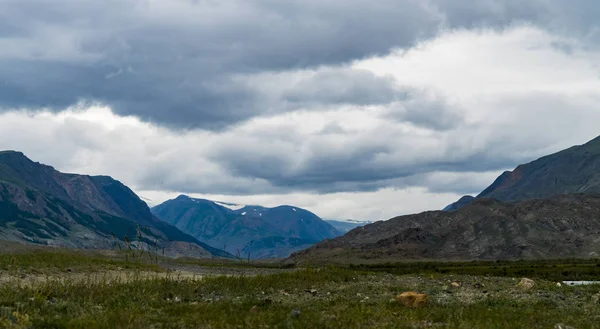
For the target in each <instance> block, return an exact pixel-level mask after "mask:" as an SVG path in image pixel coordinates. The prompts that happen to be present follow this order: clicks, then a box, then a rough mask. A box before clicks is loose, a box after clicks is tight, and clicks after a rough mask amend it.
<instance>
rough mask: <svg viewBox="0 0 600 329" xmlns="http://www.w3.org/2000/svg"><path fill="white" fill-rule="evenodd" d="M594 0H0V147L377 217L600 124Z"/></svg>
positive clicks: (72, 168)
mask: <svg viewBox="0 0 600 329" xmlns="http://www.w3.org/2000/svg"><path fill="white" fill-rule="evenodd" d="M599 16H600V3H599V2H597V1H595V0H572V1H562V0H530V1H517V0H504V1H502V0H480V1H472V0H455V1H446V0H393V1H392V0H379V1H368V0H343V1H342V0H328V1H323V0H319V1H316V0H288V1H274V0H218V1H217V0H127V1H123V0H104V1H96V0H77V1H75V0H53V1H47V0H0V150H18V151H22V152H24V153H25V154H26V155H27V156H28V157H29V158H31V159H32V160H34V161H39V162H42V163H45V164H48V165H52V166H53V167H55V168H56V169H57V170H60V171H63V172H74V173H82V174H90V175H96V174H103V175H110V176H112V177H114V178H115V179H118V180H120V181H121V182H123V183H124V184H126V185H128V186H129V187H131V188H132V189H133V190H134V191H135V192H136V193H137V194H138V195H139V196H140V197H142V198H143V199H144V200H146V201H147V203H148V204H149V205H151V206H152V205H156V204H158V203H161V202H163V201H165V200H167V199H172V198H175V197H176V196H178V195H179V194H187V195H190V196H194V197H201V198H208V199H212V200H219V201H225V202H233V203H240V204H255V205H264V206H276V205H281V204H288V205H294V206H298V207H302V208H306V209H308V210H311V211H313V212H314V213H316V214H317V215H319V216H321V217H322V218H327V219H355V220H382V219H388V218H391V217H395V216H398V215H403V214H409V213H415V212H421V211H425V210H434V209H441V208H443V207H444V206H446V205H447V204H449V203H451V202H453V201H456V200H457V199H458V198H460V196H462V195H465V194H478V193H479V192H480V191H481V190H483V189H484V188H485V187H487V186H488V185H489V184H491V183H492V182H493V180H494V179H495V178H496V177H497V176H498V175H499V174H501V173H502V172H503V171H505V170H511V169H513V168H514V167H516V166H517V165H518V164H520V163H526V162H529V161H532V160H534V159H536V158H538V157H540V156H543V155H546V154H549V153H553V152H556V151H559V150H561V149H564V148H567V147H569V146H572V145H576V144H582V143H585V142H587V141H588V140H591V139H593V138H594V137H596V136H598V135H600V125H598V122H600V67H599V63H600V24H599V22H598V20H597V17H599Z"/></svg>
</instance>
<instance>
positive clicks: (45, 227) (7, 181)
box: [0, 151, 228, 257]
mask: <svg viewBox="0 0 600 329" xmlns="http://www.w3.org/2000/svg"><path fill="white" fill-rule="evenodd" d="M140 233H141V236H142V238H141V239H140V241H139V242H138V244H139V245H140V246H141V245H144V244H153V245H154V244H155V243H157V244H158V248H160V249H162V248H164V249H165V253H166V254H167V255H170V256H184V255H185V256H202V257H211V256H228V255H227V254H226V253H225V252H223V251H221V250H218V249H216V248H212V247H210V246H208V245H206V244H203V243H201V242H199V241H198V240H197V239H195V238H194V237H192V236H190V235H187V234H185V233H183V232H181V231H180V230H178V229H177V228H175V227H174V226H171V225H169V224H167V223H164V222H162V221H160V220H158V219H157V218H156V217H154V216H153V215H152V213H151V212H150V209H149V208H148V206H147V205H146V203H144V202H143V201H142V200H140V198H139V197H138V196H137V195H135V193H133V192H132V191H131V190H130V189H129V188H128V187H127V186H125V185H123V184H122V183H120V182H119V181H116V180H114V179H112V178H110V177H107V176H87V175H75V174H64V173H61V172H58V171H56V170H55V169H54V168H52V167H50V166H46V165H43V164H40V163H37V162H33V161H31V160H30V159H28V158H27V157H26V156H25V155H24V154H22V153H20V152H14V151H3V152H0V239H2V240H10V241H21V242H28V243H35V244H42V245H54V246H62V247H75V248H102V249H104V248H114V247H115V244H116V241H115V238H116V239H118V240H121V241H122V240H124V239H125V238H126V237H127V238H128V239H131V240H137V238H136V237H138V236H139V235H140Z"/></svg>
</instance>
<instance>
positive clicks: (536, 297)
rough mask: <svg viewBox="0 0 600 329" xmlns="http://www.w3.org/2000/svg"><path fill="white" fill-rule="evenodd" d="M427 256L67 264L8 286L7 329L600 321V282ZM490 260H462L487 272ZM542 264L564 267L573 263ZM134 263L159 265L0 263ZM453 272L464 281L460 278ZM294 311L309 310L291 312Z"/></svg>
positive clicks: (25, 260) (46, 258) (45, 255)
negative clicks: (414, 300)
mask: <svg viewBox="0 0 600 329" xmlns="http://www.w3.org/2000/svg"><path fill="white" fill-rule="evenodd" d="M173 264H178V263H177V262H173ZM185 264H186V266H190V265H191V266H193V265H194V262H192V261H191V260H186V261H185ZM206 264H210V266H209V267H208V268H211V266H212V267H216V266H217V265H218V264H217V263H216V262H214V261H212V262H207V263H206ZM206 264H205V265H206ZM445 264H446V265H448V263H445ZM466 264H468V266H467V265H466ZM527 264H528V265H529V266H531V264H532V263H527ZM542 264H543V263H537V264H534V265H539V266H541V265H542ZM581 264H588V265H589V264H590V263H589V262H581ZM221 265H222V266H227V265H231V263H222V264H221ZM429 265H431V264H427V266H425V265H424V264H423V263H419V264H414V263H413V264H403V267H402V268H404V269H406V268H412V269H413V270H415V269H418V268H420V269H421V270H420V271H421V273H419V274H395V273H392V272H393V268H401V266H399V265H396V266H392V265H391V264H388V265H387V269H386V270H382V267H381V266H380V267H379V268H366V267H365V268H361V269H358V268H341V267H321V268H302V269H294V270H290V269H288V270H283V269H281V271H279V272H278V273H275V274H268V275H267V274H263V275H255V274H256V273H262V272H261V270H262V268H253V267H251V266H249V265H244V266H245V269H246V271H247V272H245V273H248V275H241V276H208V277H205V278H202V279H200V280H198V279H190V278H189V277H184V276H180V275H179V274H174V273H173V274H168V273H167V274H165V273H162V276H160V275H161V273H157V274H156V276H151V277H150V278H148V277H145V278H143V277H141V276H140V277H137V276H135V274H134V276H133V278H129V279H123V278H116V279H111V280H108V279H102V278H101V279H99V280H98V279H89V280H60V278H61V277H62V276H61V275H60V273H59V275H56V276H55V277H56V278H57V279H56V280H53V279H49V280H46V281H41V282H39V283H38V284H30V283H27V282H23V281H21V280H20V279H19V277H14V278H12V279H11V281H9V282H8V283H6V284H3V285H2V286H0V328H4V327H6V328H553V327H554V325H556V324H557V323H564V324H567V325H569V326H572V327H574V328H600V303H598V302H597V301H596V300H595V299H594V298H595V297H594V296H600V295H598V294H599V293H600V286H579V287H566V286H563V287H557V286H556V285H555V283H554V282H552V281H545V280H542V279H536V284H535V286H534V287H533V288H532V289H530V290H526V291H525V290H521V289H519V288H518V287H516V284H517V283H518V277H516V278H515V277H508V276H507V277H501V276H500V277H499V276H492V275H466V274H456V273H441V272H440V271H437V272H436V271H435V267H434V268H433V269H429V267H428V266H429ZM488 265H490V264H485V263H483V264H477V263H457V264H455V267H456V268H458V267H460V268H462V269H463V270H464V271H467V272H473V271H476V270H479V271H484V272H485V271H487V269H488ZM504 265H506V264H504ZM513 265H514V264H513ZM543 265H544V266H545V265H549V266H550V268H555V269H556V271H560V270H561V269H562V268H564V266H572V264H562V263H558V262H556V263H550V264H543ZM554 265H556V267H552V266H554ZM127 266H132V267H133V269H134V270H135V271H140V272H142V271H146V270H147V269H156V265H145V264H142V263H134V264H132V263H127V262H124V261H122V260H118V259H109V258H106V257H102V256H96V255H88V254H85V253H78V252H66V251H60V252H35V253H31V252H29V253H22V254H14V255H0V270H1V269H2V268H4V269H5V268H6V267H9V268H15V267H19V268H35V269H36V270H37V271H39V272H40V273H44V274H48V273H50V274H55V273H56V272H55V270H56V269H65V268H71V267H72V268H77V269H82V270H83V269H85V270H88V271H91V272H90V276H91V274H92V273H97V274H98V275H99V276H100V277H101V275H102V272H103V271H105V270H111V269H116V268H125V267H127ZM147 266H149V267H147ZM271 266H274V265H271ZM204 267H205V268H206V266H204ZM238 268H239V266H238ZM424 268H427V271H424V270H423V269H424ZM492 268H493V266H492ZM415 271H416V270H415ZM423 272H427V273H423ZM5 273H10V272H5ZM61 273H62V272H61ZM471 274H472V273H471ZM62 278H64V277H62ZM453 281H456V282H459V283H460V287H452V286H451V285H450V282H453ZM407 290H411V291H417V292H422V293H427V294H428V295H429V299H428V303H427V305H426V306H424V307H422V308H418V309H410V308H405V307H403V306H402V305H400V304H398V303H397V302H394V301H390V299H393V297H394V296H396V295H397V294H398V293H400V292H403V291H407ZM254 306H256V307H255V308H254V310H255V311H252V309H253V307H254ZM292 310H300V312H301V313H300V315H299V316H292V315H291V312H292Z"/></svg>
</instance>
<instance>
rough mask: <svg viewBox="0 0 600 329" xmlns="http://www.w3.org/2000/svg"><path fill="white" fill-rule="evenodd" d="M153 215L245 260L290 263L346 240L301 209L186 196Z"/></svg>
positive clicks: (156, 209)
mask: <svg viewBox="0 0 600 329" xmlns="http://www.w3.org/2000/svg"><path fill="white" fill-rule="evenodd" d="M152 212H153V213H154V214H155V215H156V216H157V217H158V218H160V219H161V220H164V221H165V222H167V223H170V224H171V225H174V226H176V227H177V228H179V229H180V230H182V231H183V232H186V233H188V234H190V235H192V236H194V237H196V238H197V239H199V240H200V241H203V242H205V243H208V244H209V245H211V246H219V248H222V249H225V250H228V251H230V252H231V253H233V254H238V253H239V255H240V256H241V257H248V255H250V257H252V258H271V257H287V256H289V255H290V254H291V253H292V252H294V251H297V250H301V249H304V248H307V247H309V246H311V245H313V244H315V243H317V242H320V241H322V240H325V239H328V238H333V237H336V236H339V235H341V234H342V233H341V232H339V231H338V230H337V229H335V228H334V227H333V226H332V225H330V224H328V223H326V222H325V221H323V220H322V219H321V218H319V217H318V216H317V215H315V214H313V213H312V212H310V211H308V210H305V209H302V208H299V207H295V206H286V205H284V206H279V207H274V208H267V207H262V206H256V205H241V204H233V203H226V202H221V201H211V200H205V199H194V198H191V197H188V196H185V195H181V196H179V197H177V198H176V199H174V200H168V201H166V202H164V203H163V204H160V205H158V206H156V207H154V208H152Z"/></svg>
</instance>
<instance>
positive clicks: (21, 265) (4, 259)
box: [0, 249, 164, 275]
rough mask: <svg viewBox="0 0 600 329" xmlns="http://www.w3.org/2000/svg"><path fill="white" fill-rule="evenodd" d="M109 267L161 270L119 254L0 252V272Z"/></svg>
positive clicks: (98, 269)
mask: <svg viewBox="0 0 600 329" xmlns="http://www.w3.org/2000/svg"><path fill="white" fill-rule="evenodd" d="M108 270H143V271H158V272H161V271H164V269H163V268H161V267H160V266H158V265H156V264H149V263H143V262H126V261H123V260H122V259H120V257H119V256H117V257H115V258H109V257H106V256H102V255H94V254H89V253H85V252H76V251H67V250H60V249H59V250H55V251H39V250H38V251H31V252H17V253H10V254H0V274H2V275H14V274H15V273H19V274H23V273H32V274H53V273H60V272H73V271H76V272H85V273H93V272H100V271H108Z"/></svg>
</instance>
